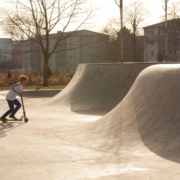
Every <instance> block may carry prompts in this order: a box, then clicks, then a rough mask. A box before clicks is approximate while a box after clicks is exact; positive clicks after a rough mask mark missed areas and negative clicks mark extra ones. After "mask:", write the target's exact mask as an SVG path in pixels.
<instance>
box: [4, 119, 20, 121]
mask: <svg viewBox="0 0 180 180" xmlns="http://www.w3.org/2000/svg"><path fill="white" fill-rule="evenodd" d="M7 121H22V120H21V119H18V120H14V119H7Z"/></svg>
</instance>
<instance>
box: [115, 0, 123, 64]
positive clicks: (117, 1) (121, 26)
mask: <svg viewBox="0 0 180 180" xmlns="http://www.w3.org/2000/svg"><path fill="white" fill-rule="evenodd" d="M114 1H115V3H116V5H117V6H118V7H119V12H120V21H121V25H120V28H121V42H120V44H121V62H122V63H123V62H124V51H123V46H124V45H123V0H114Z"/></svg>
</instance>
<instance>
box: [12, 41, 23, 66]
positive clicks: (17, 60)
mask: <svg viewBox="0 0 180 180" xmlns="http://www.w3.org/2000/svg"><path fill="white" fill-rule="evenodd" d="M12 56H13V69H21V66H22V65H21V64H22V63H21V61H22V54H21V44H20V42H19V41H13V42H12Z"/></svg>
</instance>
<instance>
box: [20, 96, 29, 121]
mask: <svg viewBox="0 0 180 180" xmlns="http://www.w3.org/2000/svg"><path fill="white" fill-rule="evenodd" d="M21 102H22V106H23V114H24V115H22V117H21V118H20V120H21V121H22V120H23V119H24V122H25V123H27V122H28V118H27V117H26V112H25V108H24V102H23V97H22V94H21Z"/></svg>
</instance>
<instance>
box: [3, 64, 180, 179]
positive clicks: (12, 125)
mask: <svg viewBox="0 0 180 180" xmlns="http://www.w3.org/2000/svg"><path fill="white" fill-rule="evenodd" d="M108 66H109V67H110V65H102V66H100V65H99V66H98V67H97V66H94V69H93V70H94V74H101V76H100V80H101V83H106V82H107V79H106V78H107V77H108V76H106V69H108ZM113 66H114V65H113ZM91 67H92V66H91ZM110 68H112V69H113V68H114V67H110ZM120 69H121V68H120ZM129 69H130V70H131V69H132V67H130V68H129ZM87 70H88V67H81V68H79V71H77V73H76V75H75V77H74V79H73V81H72V82H71V83H70V84H69V85H68V87H67V88H66V89H65V90H63V91H62V92H61V93H60V94H59V95H57V96H55V97H53V98H32V97H30V98H28V97H25V101H24V103H25V108H26V111H27V117H28V118H29V122H28V123H27V124H26V123H23V122H8V123H7V124H3V123H0V180H32V179H34V180H94V179H95V180H151V179H153V180H171V179H172V180H179V179H180V172H179V169H180V144H179V141H180V130H179V129H180V118H179V117H180V112H179V109H180V101H179V99H180V93H179V92H180V84H179V79H180V65H160V66H152V67H150V68H147V69H146V70H144V71H143V72H142V73H141V74H140V75H139V76H138V78H137V79H136V81H135V83H134V84H133V86H132V88H131V90H130V91H129V92H128V94H127V95H126V96H125V97H124V98H123V100H122V101H121V102H120V103H119V104H118V105H117V106H116V107H114V108H113V107H112V104H113V103H111V106H109V108H113V110H112V111H110V112H108V111H107V112H105V111H104V112H102V111H101V113H100V114H101V115H98V113H97V112H96V113H93V111H91V110H93V108H92V107H94V106H96V107H97V108H98V107H101V106H103V103H104V102H108V100H110V99H111V98H110V97H112V100H113V99H114V100H115V95H114V94H113V95H112V96H111V94H110V97H109V96H107V95H106V94H107V93H106V89H98V91H97V92H98V95H97V94H96V92H95V91H94V92H95V94H93V93H91V91H92V90H96V85H97V84H98V83H97V82H96V81H94V80H92V78H93V77H94V76H93V73H91V70H88V71H89V73H88V71H87ZM85 71H86V73H85V74H84V73H83V72H85ZM116 71H117V72H118V69H117V70H116ZM96 72H98V73H96ZM111 72H113V71H111ZM129 72H130V71H129ZM120 74H121V73H120ZM136 74H137V73H136ZM80 75H81V76H80ZM82 75H84V76H85V75H86V77H89V80H92V81H88V82H89V83H91V84H92V87H91V89H90V90H89V89H88V88H87V87H89V86H83V84H84V83H85V82H84V81H83V77H84V76H83V77H82ZM126 75H128V73H127V74H126ZM81 77H82V78H81ZM97 77H99V75H97ZM119 77H121V76H120V75H119ZM127 77H129V75H128V76H127ZM114 79H115V78H112V81H113V80H114ZM130 79H131V78H130ZM84 80H87V78H84ZM108 81H109V82H110V81H111V79H109V80H108ZM116 81H117V79H115V81H114V82H112V83H110V84H111V87H110V88H109V89H108V92H111V90H113V87H114V86H115V82H116ZM123 81H124V80H123ZM118 83H120V84H122V87H121V88H120V89H121V90H123V88H125V89H127V87H125V85H123V83H122V82H121V81H120V79H119V81H118ZM131 83H132V81H131ZM77 84H78V85H77ZM85 84H86V85H87V83H85ZM128 86H129V85H128ZM78 87H79V88H80V87H82V88H83V89H78ZM102 87H105V86H102ZM99 88H101V86H99ZM78 90H79V91H80V92H81V93H79V99H80V100H81V101H80V103H79V104H78V109H79V108H80V107H81V104H83V103H84V102H85V103H84V106H85V105H88V104H87V102H88V101H87V99H91V101H90V102H91V104H89V106H88V109H87V108H86V107H85V108H84V110H88V112H87V113H85V111H83V112H81V113H80V112H79V113H78V111H77V109H76V107H75V104H74V102H77V99H78V98H77V97H76V96H75V95H77V94H78ZM86 90H88V92H89V93H87V92H86ZM123 91H124V90H123ZM83 92H84V94H83ZM103 92H105V94H102V93H103ZM113 92H115V91H113ZM116 93H118V91H117V92H116ZM101 94H102V96H100V95H101ZM89 96H90V97H89ZM99 96H100V97H99ZM106 96H107V99H105V100H104V98H106ZM117 96H119V97H120V96H121V95H119V94H117ZM96 97H97V99H96ZM93 99H95V100H94V101H93ZM83 100H84V101H83ZM115 102H116V101H115ZM93 103H95V104H93ZM7 109H8V106H7V103H6V101H5V99H0V114H2V113H3V112H4V111H6V110H7ZM88 114H89V115H88ZM21 115H22V109H21V110H20V111H19V112H18V114H17V116H18V117H20V116H21Z"/></svg>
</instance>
